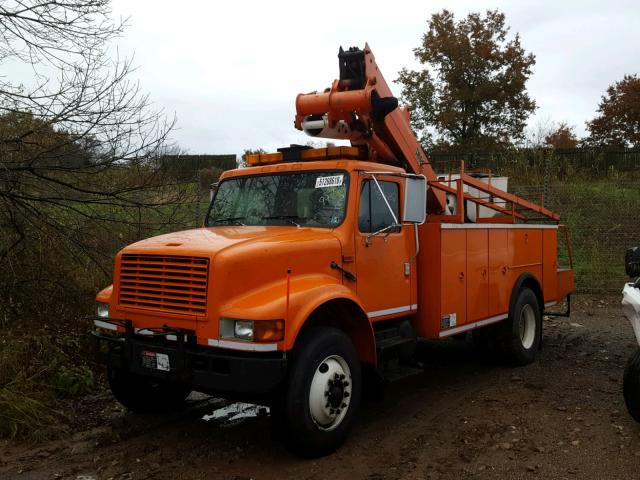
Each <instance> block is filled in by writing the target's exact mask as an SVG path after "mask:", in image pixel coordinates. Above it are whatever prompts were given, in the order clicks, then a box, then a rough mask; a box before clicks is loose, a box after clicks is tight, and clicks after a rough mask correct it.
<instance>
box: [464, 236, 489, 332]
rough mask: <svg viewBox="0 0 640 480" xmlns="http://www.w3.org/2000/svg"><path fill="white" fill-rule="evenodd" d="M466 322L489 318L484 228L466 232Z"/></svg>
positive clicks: (487, 245) (486, 237)
mask: <svg viewBox="0 0 640 480" xmlns="http://www.w3.org/2000/svg"><path fill="white" fill-rule="evenodd" d="M467 277H468V278H467V282H466V283H467V320H468V322H475V321H477V320H482V319H485V318H487V317H488V316H489V232H488V229H486V228H472V229H469V230H467Z"/></svg>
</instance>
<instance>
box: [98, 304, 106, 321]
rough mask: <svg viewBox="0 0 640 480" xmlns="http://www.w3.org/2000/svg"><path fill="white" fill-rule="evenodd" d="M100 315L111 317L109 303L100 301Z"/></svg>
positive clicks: (101, 316)
mask: <svg viewBox="0 0 640 480" xmlns="http://www.w3.org/2000/svg"><path fill="white" fill-rule="evenodd" d="M98 316H99V317H100V318H109V304H108V303H98Z"/></svg>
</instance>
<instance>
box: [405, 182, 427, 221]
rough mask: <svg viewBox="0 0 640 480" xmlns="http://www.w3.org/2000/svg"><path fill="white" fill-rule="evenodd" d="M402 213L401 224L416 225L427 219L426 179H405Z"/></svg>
mask: <svg viewBox="0 0 640 480" xmlns="http://www.w3.org/2000/svg"><path fill="white" fill-rule="evenodd" d="M403 212H404V213H403V215H402V221H403V222H407V223H417V224H423V223H424V222H425V220H426V217H427V179H426V178H425V177H423V176H415V177H406V178H405V184H404V210H403Z"/></svg>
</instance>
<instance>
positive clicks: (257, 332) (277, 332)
mask: <svg viewBox="0 0 640 480" xmlns="http://www.w3.org/2000/svg"><path fill="white" fill-rule="evenodd" d="M253 325H254V327H253V339H254V341H256V342H279V341H280V340H282V339H284V321H283V320H256V321H255V322H253Z"/></svg>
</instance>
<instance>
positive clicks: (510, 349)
mask: <svg viewBox="0 0 640 480" xmlns="http://www.w3.org/2000/svg"><path fill="white" fill-rule="evenodd" d="M499 327H500V330H499V337H500V342H499V343H500V351H501V353H502V355H503V356H504V358H505V360H507V362H509V363H510V364H513V365H517V366H523V365H529V364H530V363H532V362H533V361H534V360H535V359H536V355H537V354H538V350H539V349H540V342H541V339H542V314H541V312H540V304H539V303H538V298H537V297H536V295H535V293H533V291H532V290H531V289H529V288H522V289H521V290H520V291H519V292H518V296H517V297H516V301H515V303H514V305H513V311H511V312H509V317H508V318H507V320H506V321H504V322H502V323H501V324H500V325H499Z"/></svg>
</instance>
